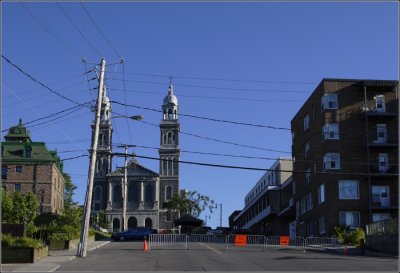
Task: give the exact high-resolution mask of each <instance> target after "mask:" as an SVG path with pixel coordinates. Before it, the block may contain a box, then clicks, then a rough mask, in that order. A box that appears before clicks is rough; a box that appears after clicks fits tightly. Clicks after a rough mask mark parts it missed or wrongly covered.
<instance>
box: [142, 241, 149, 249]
mask: <svg viewBox="0 0 400 273" xmlns="http://www.w3.org/2000/svg"><path fill="white" fill-rule="evenodd" d="M143 251H144V252H146V251H149V248H148V247H147V241H146V240H144V244H143Z"/></svg>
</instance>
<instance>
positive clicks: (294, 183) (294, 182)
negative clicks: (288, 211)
mask: <svg viewBox="0 0 400 273" xmlns="http://www.w3.org/2000/svg"><path fill="white" fill-rule="evenodd" d="M292 183H293V194H295V193H296V181H294V180H293V182H292Z"/></svg>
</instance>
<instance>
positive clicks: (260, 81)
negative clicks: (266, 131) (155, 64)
mask: <svg viewBox="0 0 400 273" xmlns="http://www.w3.org/2000/svg"><path fill="white" fill-rule="evenodd" d="M112 73H118V72H112ZM126 74H129V75H138V76H146V77H160V78H169V75H163V74H145V73H126ZM174 78H176V79H190V80H205V81H230V82H254V83H278V84H318V82H301V81H271V80H249V79H227V78H207V77H189V76H174Z"/></svg>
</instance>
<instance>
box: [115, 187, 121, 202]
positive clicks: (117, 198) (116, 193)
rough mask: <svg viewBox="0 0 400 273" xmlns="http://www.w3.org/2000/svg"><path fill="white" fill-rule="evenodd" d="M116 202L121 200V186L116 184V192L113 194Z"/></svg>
mask: <svg viewBox="0 0 400 273" xmlns="http://www.w3.org/2000/svg"><path fill="white" fill-rule="evenodd" d="M113 200H114V202H121V186H120V185H117V186H114V194H113Z"/></svg>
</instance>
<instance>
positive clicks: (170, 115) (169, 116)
mask: <svg viewBox="0 0 400 273" xmlns="http://www.w3.org/2000/svg"><path fill="white" fill-rule="evenodd" d="M168 118H169V119H172V118H173V115H172V110H171V109H168Z"/></svg>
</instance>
